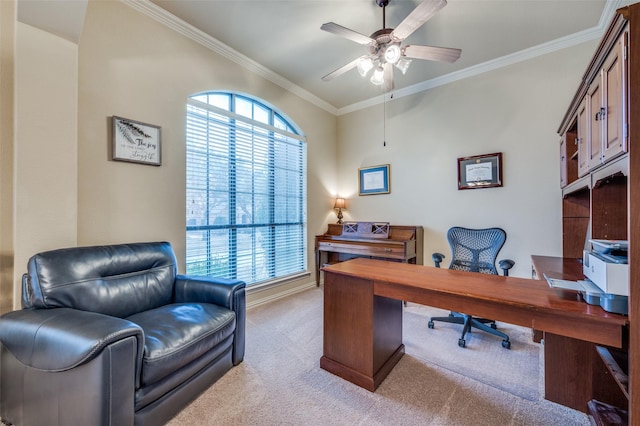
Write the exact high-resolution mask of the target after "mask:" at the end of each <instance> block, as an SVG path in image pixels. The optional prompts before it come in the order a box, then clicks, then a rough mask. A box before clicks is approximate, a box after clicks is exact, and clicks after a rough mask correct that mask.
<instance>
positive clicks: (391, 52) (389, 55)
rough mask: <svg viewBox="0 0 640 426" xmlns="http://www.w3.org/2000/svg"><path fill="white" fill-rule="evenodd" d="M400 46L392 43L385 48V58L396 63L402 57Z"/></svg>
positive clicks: (391, 62)
mask: <svg viewBox="0 0 640 426" xmlns="http://www.w3.org/2000/svg"><path fill="white" fill-rule="evenodd" d="M400 54H401V52H400V46H398V45H397V44H390V45H388V46H387V48H386V49H385V50H384V60H385V61H386V62H388V63H390V64H395V63H396V62H398V60H399V59H400Z"/></svg>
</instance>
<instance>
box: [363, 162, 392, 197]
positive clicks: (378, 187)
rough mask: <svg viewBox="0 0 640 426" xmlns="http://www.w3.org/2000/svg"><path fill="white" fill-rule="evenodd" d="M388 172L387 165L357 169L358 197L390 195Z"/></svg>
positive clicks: (388, 167)
mask: <svg viewBox="0 0 640 426" xmlns="http://www.w3.org/2000/svg"><path fill="white" fill-rule="evenodd" d="M389 170H390V166H389V164H383V165H380V166H372V167H361V168H360V169H358V188H359V192H358V195H375V194H388V193H390V192H391V186H390V179H389Z"/></svg>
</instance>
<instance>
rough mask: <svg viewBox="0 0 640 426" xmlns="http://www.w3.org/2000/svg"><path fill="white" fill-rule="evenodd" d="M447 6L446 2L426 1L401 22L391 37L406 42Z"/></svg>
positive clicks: (443, 0)
mask: <svg viewBox="0 0 640 426" xmlns="http://www.w3.org/2000/svg"><path fill="white" fill-rule="evenodd" d="M446 5H447V1H446V0H424V1H423V2H422V3H420V4H419V5H418V6H416V8H415V9H413V12H411V13H410V14H409V16H407V17H406V18H404V20H403V21H402V22H400V25H398V26H397V27H396V29H395V30H393V32H392V33H391V36H392V37H393V38H396V39H398V40H404V39H405V38H407V37H409V36H410V35H411V34H412V33H413V32H414V31H415V30H417V29H418V27H420V26H421V25H422V24H424V23H425V22H427V21H428V20H429V19H431V17H432V16H433V15H435V14H436V12H437V11H439V10H440V9H442V8H443V7H445V6H446Z"/></svg>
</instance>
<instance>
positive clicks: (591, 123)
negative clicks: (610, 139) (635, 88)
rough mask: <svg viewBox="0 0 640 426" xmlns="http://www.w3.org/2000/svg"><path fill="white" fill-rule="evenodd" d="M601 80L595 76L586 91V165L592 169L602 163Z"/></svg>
mask: <svg viewBox="0 0 640 426" xmlns="http://www.w3.org/2000/svg"><path fill="white" fill-rule="evenodd" d="M601 87H602V81H601V79H600V78H596V79H595V80H594V81H593V82H592V83H591V86H589V90H588V91H587V99H586V104H587V117H589V118H588V120H587V167H588V169H589V170H593V169H595V168H596V167H598V166H599V165H600V164H601V163H602V126H601V123H602V116H603V113H602V110H603V108H602V91H601Z"/></svg>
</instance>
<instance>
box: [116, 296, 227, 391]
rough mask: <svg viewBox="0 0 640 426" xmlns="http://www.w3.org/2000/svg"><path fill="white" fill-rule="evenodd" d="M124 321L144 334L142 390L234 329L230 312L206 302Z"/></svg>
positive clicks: (158, 310)
mask: <svg viewBox="0 0 640 426" xmlns="http://www.w3.org/2000/svg"><path fill="white" fill-rule="evenodd" d="M127 319H128V320H129V321H131V322H133V323H135V324H138V325H139V326H140V327H141V328H142V330H143V331H144V336H145V337H144V356H143V359H142V377H141V385H142V386H143V387H144V386H148V385H150V384H153V383H156V382H157V381H158V380H161V379H162V378H164V377H166V376H168V375H169V374H171V373H173V372H175V371H177V370H179V369H180V368H181V367H183V366H185V365H187V364H188V363H189V362H191V361H193V360H195V359H197V358H198V357H200V356H201V355H202V354H204V353H205V352H207V351H209V350H211V349H212V348H214V347H216V346H217V345H218V344H219V343H220V342H222V341H223V340H224V339H226V338H228V337H229V336H231V335H232V334H233V332H234V330H235V327H236V316H235V313H234V312H233V311H231V310H229V309H226V308H223V307H221V306H217V305H213V304H210V303H175V304H170V305H165V306H161V307H159V308H155V309H151V310H149V311H145V312H140V313H138V314H135V315H131V316H130V317H128V318H127ZM231 341H232V340H230V342H231Z"/></svg>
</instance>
